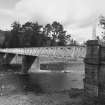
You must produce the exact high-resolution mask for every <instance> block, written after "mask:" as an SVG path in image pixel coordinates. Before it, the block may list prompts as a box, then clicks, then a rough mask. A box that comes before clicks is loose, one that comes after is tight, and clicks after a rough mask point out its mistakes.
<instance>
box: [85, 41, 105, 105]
mask: <svg viewBox="0 0 105 105" xmlns="http://www.w3.org/2000/svg"><path fill="white" fill-rule="evenodd" d="M84 62H85V79H84V93H85V98H84V103H85V104H86V105H96V103H99V104H105V100H104V99H105V45H102V44H101V43H100V42H99V41H98V40H90V41H88V42H87V54H86V58H85V60H84Z"/></svg>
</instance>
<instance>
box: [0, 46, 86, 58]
mask: <svg viewBox="0 0 105 105" xmlns="http://www.w3.org/2000/svg"><path fill="white" fill-rule="evenodd" d="M0 52H1V53H10V54H20V55H28V56H39V57H42V56H43V57H55V58H66V59H73V58H74V59H75V58H84V57H85V55H86V47H85V46H61V47H60V46H59V47H32V48H5V49H0Z"/></svg>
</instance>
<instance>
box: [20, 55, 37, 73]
mask: <svg viewBox="0 0 105 105" xmlns="http://www.w3.org/2000/svg"><path fill="white" fill-rule="evenodd" d="M36 58H37V56H26V55H24V56H23V59H22V73H23V74H24V73H25V74H26V73H28V71H29V69H30V67H31V65H32V64H33V62H34V60H35V59H36Z"/></svg>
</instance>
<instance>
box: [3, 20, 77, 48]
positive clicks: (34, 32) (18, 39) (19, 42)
mask: <svg viewBox="0 0 105 105" xmlns="http://www.w3.org/2000/svg"><path fill="white" fill-rule="evenodd" d="M11 26H12V29H11V31H8V32H6V33H5V41H4V47H40V46H65V45H66V44H67V40H68V38H69V39H70V40H69V41H71V42H72V44H76V41H74V40H71V35H69V34H68V35H67V34H66V31H65V30H64V27H63V25H62V24H60V23H59V22H56V21H54V22H53V23H52V24H46V25H45V26H44V27H43V26H42V25H39V24H38V23H37V22H36V23H34V22H26V23H24V24H23V25H21V24H20V23H18V22H14V23H13V24H12V25H11Z"/></svg>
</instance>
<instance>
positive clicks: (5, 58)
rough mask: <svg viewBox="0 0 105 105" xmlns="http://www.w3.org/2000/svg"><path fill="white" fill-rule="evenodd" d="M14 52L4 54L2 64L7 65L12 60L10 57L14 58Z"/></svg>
mask: <svg viewBox="0 0 105 105" xmlns="http://www.w3.org/2000/svg"><path fill="white" fill-rule="evenodd" d="M14 56H15V54H8V53H7V54H5V55H4V57H3V64H5V65H7V64H10V62H11V61H12V59H13V58H14Z"/></svg>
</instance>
